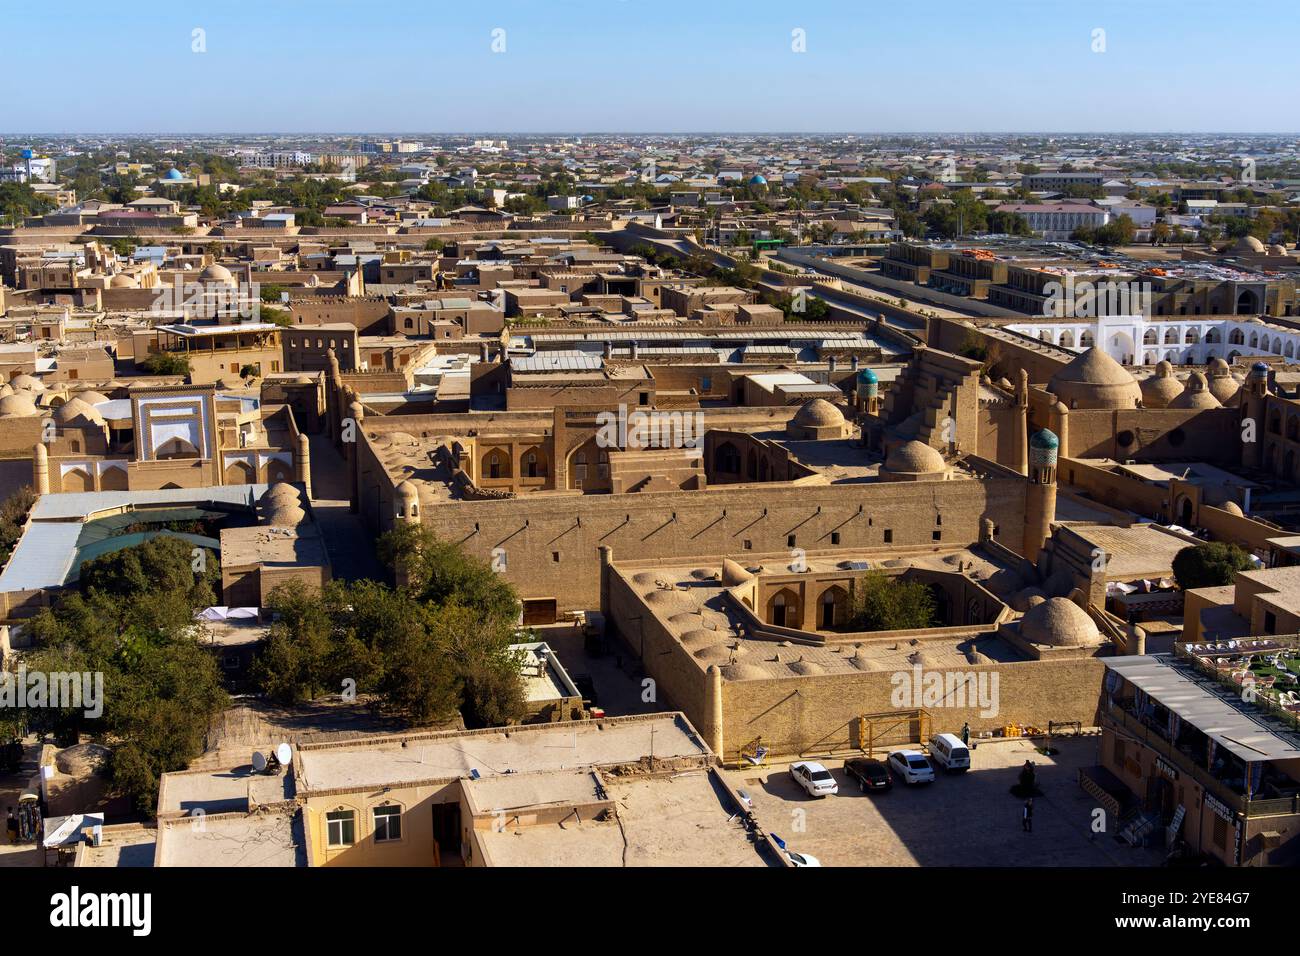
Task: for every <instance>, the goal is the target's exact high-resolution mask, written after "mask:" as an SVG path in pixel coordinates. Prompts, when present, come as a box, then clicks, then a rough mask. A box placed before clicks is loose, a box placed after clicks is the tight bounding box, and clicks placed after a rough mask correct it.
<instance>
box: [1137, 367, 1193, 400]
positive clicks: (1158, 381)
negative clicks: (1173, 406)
mask: <svg viewBox="0 0 1300 956" xmlns="http://www.w3.org/2000/svg"><path fill="white" fill-rule="evenodd" d="M1141 388H1142V405H1143V406H1144V407H1145V408H1168V407H1169V403H1170V402H1172V401H1173V400H1174V399H1175V398H1177V397H1178V396H1179V395H1181V394H1183V386H1182V385H1181V384H1180V383H1179V381H1178V379H1177V378H1175V377H1174V367H1173V366H1172V365H1171V364H1169V363H1168V362H1158V363H1156V374H1154V375H1152V376H1151V377H1150V378H1146V379H1143V381H1142V386H1141Z"/></svg>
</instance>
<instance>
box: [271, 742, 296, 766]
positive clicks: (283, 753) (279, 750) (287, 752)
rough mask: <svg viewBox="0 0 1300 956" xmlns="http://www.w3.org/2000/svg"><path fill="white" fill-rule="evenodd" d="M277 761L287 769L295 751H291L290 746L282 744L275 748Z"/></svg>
mask: <svg viewBox="0 0 1300 956" xmlns="http://www.w3.org/2000/svg"><path fill="white" fill-rule="evenodd" d="M275 759H276V760H278V761H280V766H282V767H287V766H288V765H289V761H290V760H291V759H293V750H291V749H290V747H289V745H288V744H280V746H278V747H276V748H275Z"/></svg>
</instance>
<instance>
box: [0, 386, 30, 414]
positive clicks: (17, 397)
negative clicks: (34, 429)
mask: <svg viewBox="0 0 1300 956" xmlns="http://www.w3.org/2000/svg"><path fill="white" fill-rule="evenodd" d="M36 411H37V409H36V402H35V401H33V400H32V396H31V395H30V394H28V393H27V392H15V393H14V394H12V395H6V396H5V397H4V398H0V418H25V417H26V416H28V415H35V414H36Z"/></svg>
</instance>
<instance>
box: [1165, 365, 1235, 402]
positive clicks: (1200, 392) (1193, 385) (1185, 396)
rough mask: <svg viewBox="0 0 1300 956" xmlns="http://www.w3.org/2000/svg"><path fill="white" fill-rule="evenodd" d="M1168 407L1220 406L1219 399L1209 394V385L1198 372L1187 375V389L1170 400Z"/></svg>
mask: <svg viewBox="0 0 1300 956" xmlns="http://www.w3.org/2000/svg"><path fill="white" fill-rule="evenodd" d="M1169 407H1170V408H1222V407H1223V406H1222V405H1221V404H1220V403H1219V400H1218V399H1217V398H1215V397H1214V396H1213V395H1212V394H1210V385H1209V383H1208V382H1206V381H1205V376H1204V375H1202V374H1201V373H1200V372H1193V373H1192V374H1191V375H1189V376H1188V377H1187V389H1186V391H1184V392H1183V393H1182V394H1181V395H1179V396H1178V397H1177V398H1175V399H1174V400H1173V401H1172V402H1170V403H1169Z"/></svg>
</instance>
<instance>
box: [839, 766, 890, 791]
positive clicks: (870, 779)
mask: <svg viewBox="0 0 1300 956" xmlns="http://www.w3.org/2000/svg"><path fill="white" fill-rule="evenodd" d="M844 775H845V776H846V777H848V778H849V779H851V780H856V781H857V782H858V789H859V790H861V791H863V792H866V791H867V790H888V789H889V788H890V787H892V786H893V784H894V781H893V779H892V778H891V777H890V776H889V768H888V767H886V766H885V765H884V764H883V763H881V762H880V761H879V760H870V759H868V758H866V757H854V758H853V759H852V760H846V761H844Z"/></svg>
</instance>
